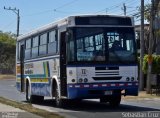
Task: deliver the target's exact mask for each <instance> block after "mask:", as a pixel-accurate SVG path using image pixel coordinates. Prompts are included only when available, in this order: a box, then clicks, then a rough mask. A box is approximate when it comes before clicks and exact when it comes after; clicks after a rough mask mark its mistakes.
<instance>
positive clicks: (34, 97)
mask: <svg viewBox="0 0 160 118" xmlns="http://www.w3.org/2000/svg"><path fill="white" fill-rule="evenodd" d="M26 100H27V101H28V102H30V103H40V102H43V100H44V96H37V95H31V90H30V84H29V82H28V81H27V82H26Z"/></svg>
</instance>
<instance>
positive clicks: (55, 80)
mask: <svg viewBox="0 0 160 118" xmlns="http://www.w3.org/2000/svg"><path fill="white" fill-rule="evenodd" d="M56 87H58V90H59V92H60V86H59V84H58V78H57V76H53V77H52V80H51V95H52V97H55V90H56Z"/></svg>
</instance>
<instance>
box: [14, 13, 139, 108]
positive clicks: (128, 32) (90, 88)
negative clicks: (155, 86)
mask: <svg viewBox="0 0 160 118" xmlns="http://www.w3.org/2000/svg"><path fill="white" fill-rule="evenodd" d="M16 52H17V54H16V57H17V59H16V60H17V61H16V64H17V65H16V67H17V70H16V72H17V75H16V77H17V79H16V85H17V89H18V90H19V91H21V92H25V93H26V99H27V100H28V101H31V102H37V101H39V102H40V101H42V100H44V97H45V96H50V97H52V98H55V101H56V105H57V106H59V107H60V106H63V105H64V102H65V101H66V100H64V99H74V100H76V99H77V100H81V99H92V98H98V99H100V102H109V104H110V105H112V106H118V105H119V104H120V101H121V95H125V96H127V95H131V96H137V95H138V74H137V73H138V72H137V71H138V65H137V53H136V41H135V32H134V23H133V19H132V18H131V17H127V16H113V15H81V16H69V17H67V18H64V19H63V20H60V21H58V22H55V23H51V24H49V25H46V26H44V27H42V28H39V29H36V30H34V31H31V32H29V33H28V34H25V35H22V36H20V37H18V40H17V51H16Z"/></svg>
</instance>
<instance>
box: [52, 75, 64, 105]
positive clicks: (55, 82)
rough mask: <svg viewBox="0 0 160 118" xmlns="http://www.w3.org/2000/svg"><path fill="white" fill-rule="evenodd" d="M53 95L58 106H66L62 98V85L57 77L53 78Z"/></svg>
mask: <svg viewBox="0 0 160 118" xmlns="http://www.w3.org/2000/svg"><path fill="white" fill-rule="evenodd" d="M52 97H55V103H56V106H57V107H63V106H64V100H63V99H62V98H61V93H60V86H59V83H58V78H57V77H56V78H53V79H52Z"/></svg>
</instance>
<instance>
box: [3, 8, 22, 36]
mask: <svg viewBox="0 0 160 118" xmlns="http://www.w3.org/2000/svg"><path fill="white" fill-rule="evenodd" d="M4 9H5V10H11V11H13V12H14V13H15V14H16V15H17V37H18V36H19V24H20V16H19V9H16V8H11V7H9V8H6V7H5V6H4Z"/></svg>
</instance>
